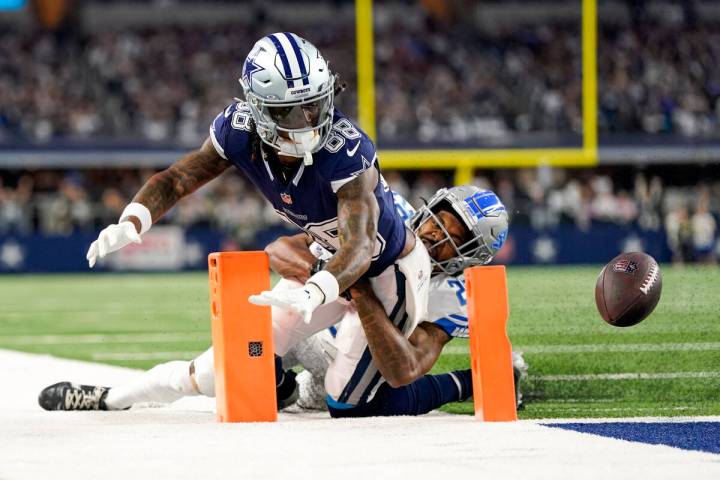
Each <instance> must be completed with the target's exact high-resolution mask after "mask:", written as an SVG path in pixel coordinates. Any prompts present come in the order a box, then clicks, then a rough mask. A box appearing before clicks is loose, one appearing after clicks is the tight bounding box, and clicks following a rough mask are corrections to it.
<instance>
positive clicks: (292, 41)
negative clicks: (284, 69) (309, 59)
mask: <svg viewBox="0 0 720 480" xmlns="http://www.w3.org/2000/svg"><path fill="white" fill-rule="evenodd" d="M283 34H284V35H285V36H286V37H287V39H288V41H289V42H290V45H292V47H293V51H294V52H295V57H296V58H297V62H298V65H300V73H302V77H303V85H308V84H309V83H310V81H309V80H308V74H307V69H306V68H305V61H304V60H303V57H302V54H301V53H300V47H299V46H298V43H297V42H296V41H295V37H294V36H293V34H292V33H288V32H283Z"/></svg>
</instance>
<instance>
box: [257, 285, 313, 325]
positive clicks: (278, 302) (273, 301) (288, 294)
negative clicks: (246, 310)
mask: <svg viewBox="0 0 720 480" xmlns="http://www.w3.org/2000/svg"><path fill="white" fill-rule="evenodd" d="M323 300H325V295H324V294H323V292H322V291H321V290H320V288H318V287H317V285H315V284H312V283H311V284H305V285H303V286H302V287H300V288H293V289H291V290H280V291H275V290H266V291H264V292H261V293H260V295H250V297H248V301H249V302H250V303H252V304H255V305H262V306H265V305H273V306H275V307H280V308H285V309H289V310H293V311H295V312H297V313H298V314H300V316H302V317H303V321H304V322H305V323H310V320H311V319H312V313H313V311H314V310H315V309H316V308H317V307H319V306H320V305H322V303H323Z"/></svg>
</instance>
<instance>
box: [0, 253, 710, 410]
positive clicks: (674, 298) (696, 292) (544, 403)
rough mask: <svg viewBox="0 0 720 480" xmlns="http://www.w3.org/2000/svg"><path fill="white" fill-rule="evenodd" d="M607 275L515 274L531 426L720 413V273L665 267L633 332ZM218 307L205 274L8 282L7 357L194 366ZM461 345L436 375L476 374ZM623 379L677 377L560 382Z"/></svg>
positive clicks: (1, 304)
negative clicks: (611, 319) (653, 299)
mask: <svg viewBox="0 0 720 480" xmlns="http://www.w3.org/2000/svg"><path fill="white" fill-rule="evenodd" d="M598 271H599V268H597V267H577V268H565V267H548V268H540V267H535V268H520V267H510V268H509V269H508V284H509V290H510V291H509V294H510V304H511V305H510V309H511V314H510V324H509V333H510V339H511V340H512V342H513V345H514V347H515V348H516V349H518V350H521V351H525V358H526V360H527V361H528V363H529V364H530V370H529V377H528V379H527V382H526V384H525V389H524V391H525V398H526V399H527V406H526V408H525V410H524V411H523V412H522V413H521V418H556V417H615V416H622V417H625V416H657V415H660V416H672V415H718V414H720V396H718V395H717V392H718V391H720V321H719V320H720V300H719V299H718V294H717V292H718V285H720V271H718V270H717V269H712V268H699V267H695V268H685V269H674V268H671V267H670V266H665V267H663V296H662V299H661V301H660V304H659V305H658V308H657V310H656V311H655V313H653V315H652V316H651V317H650V318H648V319H647V320H645V321H644V322H643V323H641V324H639V325H637V326H635V327H631V328H625V329H620V328H614V327H611V326H609V325H606V324H605V323H604V322H603V321H602V320H601V319H600V317H599V315H598V314H597V312H596V310H595V305H594V296H593V289H594V285H595V279H596V275H597V273H598ZM207 299H208V290H207V277H206V274H204V273H193V274H167V275H164V274H163V275H160V274H146V275H109V274H88V275H47V276H37V275H34V276H15V275H13V276H10V275H8V276H0V348H12V349H17V350H23V351H28V352H37V353H50V354H53V355H58V356H63V357H68V358H77V359H81V360H92V361H101V362H105V363H110V364H114V365H124V366H130V367H134V368H148V367H150V366H152V365H154V364H156V363H159V362H163V361H167V360H171V359H176V358H192V356H193V355H195V354H196V353H197V352H200V351H202V350H204V349H205V348H206V347H207V346H208V345H209V338H210V335H209V321H208V310H209V307H208V300H207ZM450 345H451V346H452V347H453V348H452V350H451V351H450V352H449V353H447V354H444V355H443V356H442V357H441V358H440V361H439V362H438V364H437V365H436V367H435V369H434V371H435V372H442V371H448V370H452V369H458V368H468V366H469V359H468V356H467V354H466V353H465V352H466V349H467V342H466V341H463V340H455V341H453V342H452V343H451V344H450ZM623 346H626V347H625V348H626V349H627V350H628V351H617V350H618V349H619V348H622V347H623ZM694 372H704V373H700V374H697V373H695V374H696V375H701V377H700V378H691V377H689V375H692V374H693V373H694ZM620 373H625V374H633V373H647V374H651V375H654V376H655V377H658V376H660V377H663V376H666V377H667V376H669V377H670V378H649V379H637V378H629V379H602V378H601V379H598V378H593V377H581V378H569V379H568V378H563V377H560V378H558V377H557V376H559V375H575V376H578V375H579V376H584V375H603V374H620ZM668 374H669V375H668ZM673 374H675V375H676V376H679V378H673ZM446 410H447V411H451V412H458V413H469V412H471V410H472V405H471V404H470V403H464V404H455V405H451V406H448V407H446Z"/></svg>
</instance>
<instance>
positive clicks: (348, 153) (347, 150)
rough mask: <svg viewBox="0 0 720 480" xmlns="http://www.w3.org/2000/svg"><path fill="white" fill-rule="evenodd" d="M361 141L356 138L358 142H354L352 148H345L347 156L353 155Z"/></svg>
mask: <svg viewBox="0 0 720 480" xmlns="http://www.w3.org/2000/svg"><path fill="white" fill-rule="evenodd" d="M361 141H362V140H358V142H357V143H356V144H355V146H354V147H353V148H352V150H350V149H349V148H348V149H346V150H345V153H347V156H348V157H352V156H353V155H355V152H357V149H358V147H359V146H360V142H361Z"/></svg>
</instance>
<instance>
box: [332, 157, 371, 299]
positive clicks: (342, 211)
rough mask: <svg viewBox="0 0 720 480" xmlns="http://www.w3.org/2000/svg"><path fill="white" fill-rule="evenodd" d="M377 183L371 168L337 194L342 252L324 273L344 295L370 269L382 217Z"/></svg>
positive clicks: (338, 253)
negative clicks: (333, 278) (330, 274)
mask: <svg viewBox="0 0 720 480" xmlns="http://www.w3.org/2000/svg"><path fill="white" fill-rule="evenodd" d="M377 182H378V173H377V170H375V169H374V168H370V169H368V170H366V171H365V172H363V173H362V174H361V175H358V177H357V178H355V179H354V180H352V181H351V182H348V183H346V184H345V185H343V186H342V187H341V188H340V190H338V191H337V197H338V228H339V232H338V233H339V236H340V248H339V249H338V251H337V252H336V253H335V255H334V256H333V258H332V259H331V260H330V261H329V262H328V264H327V266H326V267H325V270H327V271H328V272H330V273H332V274H333V276H334V277H335V278H336V279H337V283H338V287H339V288H338V289H339V291H341V292H344V291H345V290H347V289H348V288H350V286H351V285H353V284H354V283H355V282H356V281H357V280H358V279H359V278H360V277H361V276H362V274H364V273H365V272H366V271H367V270H368V268H370V262H371V261H372V256H373V249H374V248H375V237H376V235H377V228H378V225H377V224H378V217H379V215H380V207H379V206H378V203H377V199H376V198H375V194H374V191H375V186H376V185H377Z"/></svg>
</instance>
